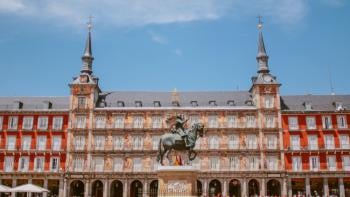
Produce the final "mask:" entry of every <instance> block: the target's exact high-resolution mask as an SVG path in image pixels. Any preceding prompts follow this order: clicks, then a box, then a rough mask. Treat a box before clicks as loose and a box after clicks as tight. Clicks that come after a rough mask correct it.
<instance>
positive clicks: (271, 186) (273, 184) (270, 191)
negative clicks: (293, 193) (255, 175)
mask: <svg viewBox="0 0 350 197" xmlns="http://www.w3.org/2000/svg"><path fill="white" fill-rule="evenodd" d="M266 194H267V196H281V183H280V182H279V181H278V180H276V179H270V180H269V181H268V182H267V183H266Z"/></svg>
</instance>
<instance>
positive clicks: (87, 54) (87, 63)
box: [81, 16, 94, 74]
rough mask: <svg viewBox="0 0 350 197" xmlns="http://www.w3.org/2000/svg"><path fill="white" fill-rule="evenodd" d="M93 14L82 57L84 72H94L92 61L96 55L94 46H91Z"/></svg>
mask: <svg viewBox="0 0 350 197" xmlns="http://www.w3.org/2000/svg"><path fill="white" fill-rule="evenodd" d="M92 18H93V17H92V16H89V21H88V23H87V28H88V37H87V39H86V44H85V50H84V54H83V57H82V58H81V59H82V60H83V68H82V70H81V72H82V73H88V74H91V73H92V61H93V60H94V57H93V56H92V47H91V29H92Z"/></svg>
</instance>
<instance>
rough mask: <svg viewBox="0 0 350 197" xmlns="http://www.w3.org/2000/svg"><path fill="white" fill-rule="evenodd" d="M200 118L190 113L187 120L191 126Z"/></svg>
mask: <svg viewBox="0 0 350 197" xmlns="http://www.w3.org/2000/svg"><path fill="white" fill-rule="evenodd" d="M199 121H200V118H199V116H198V115H192V116H190V119H189V122H190V126H192V125H193V124H195V123H199Z"/></svg>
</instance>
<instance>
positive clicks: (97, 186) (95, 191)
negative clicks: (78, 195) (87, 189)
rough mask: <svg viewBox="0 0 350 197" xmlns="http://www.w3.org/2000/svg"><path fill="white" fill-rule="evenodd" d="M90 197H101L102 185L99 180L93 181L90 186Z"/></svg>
mask: <svg viewBox="0 0 350 197" xmlns="http://www.w3.org/2000/svg"><path fill="white" fill-rule="evenodd" d="M91 196H92V197H103V183H102V181H100V180H95V181H94V182H92V185H91Z"/></svg>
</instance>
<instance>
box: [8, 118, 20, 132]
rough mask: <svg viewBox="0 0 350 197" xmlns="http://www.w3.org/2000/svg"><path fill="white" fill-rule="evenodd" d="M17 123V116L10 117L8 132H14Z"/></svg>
mask: <svg viewBox="0 0 350 197" xmlns="http://www.w3.org/2000/svg"><path fill="white" fill-rule="evenodd" d="M17 123H18V117H17V116H10V117H9V123H8V129H9V130H16V129H17Z"/></svg>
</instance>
